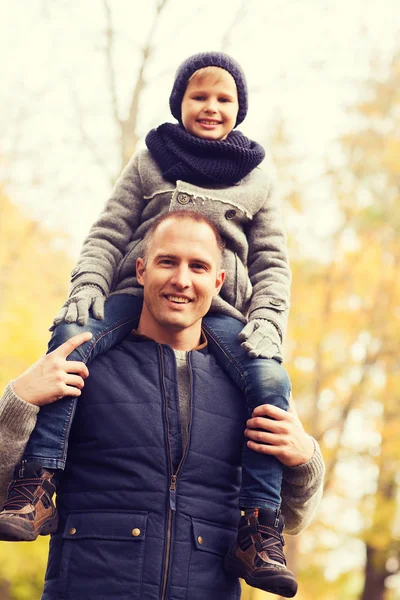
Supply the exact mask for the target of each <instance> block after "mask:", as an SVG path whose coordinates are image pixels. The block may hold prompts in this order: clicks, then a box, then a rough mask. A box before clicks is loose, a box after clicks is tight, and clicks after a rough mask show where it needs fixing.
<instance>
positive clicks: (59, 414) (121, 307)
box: [0, 294, 142, 541]
mask: <svg viewBox="0 0 400 600" xmlns="http://www.w3.org/2000/svg"><path fill="white" fill-rule="evenodd" d="M141 307H142V301H141V300H140V299H139V298H136V297H135V296H131V295H127V294H120V295H115V296H111V297H110V298H109V299H108V300H107V302H106V303H105V316H104V319H103V320H101V321H98V320H96V319H94V318H90V319H89V321H88V323H87V325H86V326H80V325H77V324H76V323H71V324H66V323H62V324H60V325H59V326H58V327H57V328H56V329H55V331H54V333H53V336H52V338H51V340H50V342H49V348H48V352H51V351H53V350H55V349H56V348H58V346H60V345H61V344H62V343H64V342H65V341H66V340H67V339H69V338H71V337H72V336H73V335H75V334H76V333H82V332H84V331H90V332H91V333H92V334H93V337H92V339H91V340H89V342H86V343H85V344H82V345H81V346H80V347H79V348H77V349H76V350H75V351H74V352H72V353H71V354H70V355H69V357H68V360H77V361H82V362H84V363H85V364H88V363H89V362H90V361H91V360H92V359H93V358H94V357H95V356H97V355H99V354H102V353H104V352H105V351H106V350H108V349H109V348H111V347H112V346H114V345H115V344H117V343H118V342H119V341H121V340H123V339H124V338H125V337H126V336H127V335H128V334H129V332H130V331H131V330H132V329H133V328H134V327H135V326H136V325H137V323H138V319H139V316H140V312H141ZM75 407H76V398H63V399H61V400H58V401H57V402H54V403H52V404H47V405H45V406H43V407H42V408H41V409H40V411H39V413H38V419H37V424H36V427H35V429H34V431H33V432H32V435H31V438H30V440H29V442H28V444H27V447H26V449H25V454H24V457H23V459H22V461H21V463H19V465H17V467H16V469H15V472H14V479H13V481H12V482H11V484H10V486H9V490H8V498H7V501H6V503H5V505H4V507H3V510H2V511H1V512H0V540H10V541H32V540H35V539H36V538H37V537H38V535H47V534H49V533H53V532H54V531H56V529H57V525H58V517H57V511H56V509H55V506H54V504H53V501H52V496H53V494H54V491H55V485H56V482H55V479H56V474H57V471H59V470H63V469H64V467H65V460H66V455H67V446H68V436H69V431H70V428H71V423H72V419H73V416H74V413H75Z"/></svg>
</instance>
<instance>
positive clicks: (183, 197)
mask: <svg viewBox="0 0 400 600" xmlns="http://www.w3.org/2000/svg"><path fill="white" fill-rule="evenodd" d="M178 202H179V204H189V202H190V196H189V194H183V193H179V194H178Z"/></svg>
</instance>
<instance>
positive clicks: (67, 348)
mask: <svg viewBox="0 0 400 600" xmlns="http://www.w3.org/2000/svg"><path fill="white" fill-rule="evenodd" d="M92 337H93V336H92V334H91V333H90V331H85V332H84V333H78V335H74V336H73V337H72V338H70V339H69V340H67V341H66V342H64V343H63V344H61V346H59V347H58V348H56V350H53V352H52V354H57V355H59V356H62V357H63V358H67V356H68V355H69V354H71V352H73V351H74V350H75V348H78V347H79V346H80V345H81V344H84V343H85V342H88V341H89V340H90V339H91V338H92Z"/></svg>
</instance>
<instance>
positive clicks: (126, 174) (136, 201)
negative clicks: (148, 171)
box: [71, 153, 145, 296]
mask: <svg viewBox="0 0 400 600" xmlns="http://www.w3.org/2000/svg"><path fill="white" fill-rule="evenodd" d="M139 161H140V153H136V154H134V156H133V157H132V159H131V160H130V162H129V163H128V164H127V166H126V167H125V169H124V170H123V172H122V174H121V176H120V178H119V179H118V181H117V183H116V184H115V187H114V190H113V192H112V195H111V198H110V199H109V200H108V202H107V204H106V206H105V208H104V210H103V212H102V213H101V214H100V216H99V218H98V219H97V221H96V222H95V223H94V224H93V225H92V227H91V229H90V232H89V235H88V236H87V238H86V240H85V241H84V244H83V248H82V251H81V254H80V257H79V260H78V263H77V265H76V267H75V268H74V270H73V271H72V278H71V292H73V290H74V289H75V288H76V287H78V286H81V285H82V284H89V283H92V284H93V283H94V284H97V285H99V286H100V287H101V289H102V290H103V292H104V294H105V295H106V296H108V294H109V293H110V290H111V287H112V284H113V281H114V279H115V277H116V273H117V267H118V265H119V263H120V262H121V259H122V257H123V256H124V254H125V252H126V249H127V246H128V244H129V242H130V241H131V239H132V236H133V234H134V233H135V231H136V229H137V227H138V225H139V223H140V216H141V214H142V211H143V207H144V202H145V200H144V198H143V190H142V184H141V180H140V175H139Z"/></svg>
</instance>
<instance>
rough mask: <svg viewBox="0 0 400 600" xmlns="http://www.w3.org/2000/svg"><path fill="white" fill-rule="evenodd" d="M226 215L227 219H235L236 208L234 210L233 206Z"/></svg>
mask: <svg viewBox="0 0 400 600" xmlns="http://www.w3.org/2000/svg"><path fill="white" fill-rule="evenodd" d="M225 217H226V218H227V219H233V217H236V210H233V208H231V209H230V210H227V211H226V213H225Z"/></svg>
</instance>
